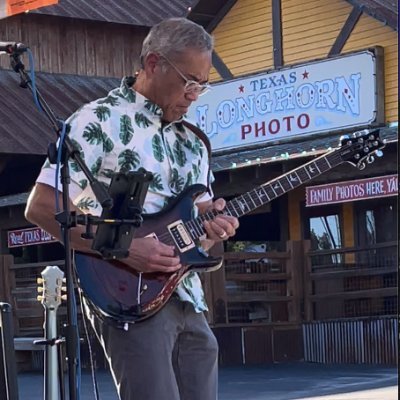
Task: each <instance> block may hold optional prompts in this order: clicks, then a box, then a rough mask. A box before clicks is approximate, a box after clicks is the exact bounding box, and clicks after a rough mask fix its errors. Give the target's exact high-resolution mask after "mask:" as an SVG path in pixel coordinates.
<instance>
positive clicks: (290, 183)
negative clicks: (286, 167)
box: [286, 175, 294, 189]
mask: <svg viewBox="0 0 400 400" xmlns="http://www.w3.org/2000/svg"><path fill="white" fill-rule="evenodd" d="M286 179H287V181H288V183H289V185H290V187H291V188H292V189H293V188H294V186H293V184H292V182H291V181H290V178H289V176H288V175H286Z"/></svg>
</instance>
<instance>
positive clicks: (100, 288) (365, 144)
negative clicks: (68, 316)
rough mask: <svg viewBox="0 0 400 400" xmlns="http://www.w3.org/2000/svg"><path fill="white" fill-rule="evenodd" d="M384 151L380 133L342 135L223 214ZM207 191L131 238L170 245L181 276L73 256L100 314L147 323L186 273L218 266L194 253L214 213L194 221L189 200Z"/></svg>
mask: <svg viewBox="0 0 400 400" xmlns="http://www.w3.org/2000/svg"><path fill="white" fill-rule="evenodd" d="M383 147H384V142H382V140H381V139H380V137H379V130H375V131H371V132H369V131H361V132H355V133H353V134H352V136H348V135H344V136H342V137H341V138H340V146H339V147H338V148H337V149H334V150H331V151H329V152H328V153H326V154H324V155H321V156H320V157H318V158H316V159H314V160H311V161H309V162H307V163H306V164H304V165H303V166H301V167H297V168H295V169H293V170H291V171H289V172H287V173H286V174H283V175H281V176H279V177H277V178H275V179H273V180H271V181H269V182H267V183H265V184H263V185H261V186H258V187H256V188H255V189H253V190H251V191H249V192H247V193H244V194H243V195H241V196H238V197H236V198H234V199H232V200H230V201H228V202H227V203H226V206H225V209H224V211H223V213H224V214H226V215H231V216H234V217H237V218H239V217H241V216H243V215H245V214H248V213H249V212H251V211H253V210H255V209H256V208H258V207H260V206H262V205H264V204H266V203H268V202H270V201H272V200H273V199H275V198H277V197H279V196H281V195H283V194H284V193H286V192H288V191H290V190H293V189H295V188H296V187H299V186H300V185H302V184H304V183H305V182H308V181H310V180H312V179H313V178H315V177H317V176H319V175H321V174H322V173H325V172H327V171H330V170H331V169H332V168H334V167H336V166H338V165H340V164H341V163H343V162H348V163H350V164H352V165H353V166H355V167H357V168H359V169H360V170H361V169H364V168H365V167H366V165H367V164H370V163H372V162H373V161H374V156H377V157H380V156H381V155H382V152H381V151H380V149H382V148H383ZM205 189H206V188H205V186H203V185H198V184H197V185H193V186H190V187H188V188H187V189H186V190H184V191H183V192H182V193H181V194H180V195H179V196H177V197H176V198H175V199H174V200H173V201H172V202H171V204H170V205H169V206H168V207H167V208H165V209H164V210H163V211H161V212H159V213H155V214H151V215H147V216H146V215H145V216H144V223H143V225H142V226H141V227H140V228H139V229H137V230H136V231H135V234H134V238H135V237H136V238H139V237H146V236H154V237H156V238H158V240H160V241H161V242H163V243H166V244H169V245H174V246H175V248H176V249H177V252H178V254H179V256H180V259H181V263H182V265H183V267H182V268H181V269H180V270H179V271H177V272H175V273H172V274H165V273H152V274H140V273H138V272H137V271H135V270H133V269H132V268H129V267H128V266H127V265H125V264H124V263H123V262H121V261H106V260H103V259H101V258H100V257H95V256H92V255H87V254H82V253H77V254H76V256H75V263H76V270H77V273H78V277H79V280H80V285H81V288H82V289H83V292H84V294H85V295H86V297H87V298H88V300H90V301H91V303H92V304H93V305H94V306H95V307H96V308H97V309H98V310H99V311H100V315H102V316H108V317H112V318H114V319H116V320H118V321H120V322H123V323H124V322H136V321H141V320H143V319H146V318H148V317H150V316H151V315H153V314H154V313H155V312H157V311H158V310H159V309H161V308H162V306H163V305H164V304H165V303H166V302H167V300H168V299H169V298H170V296H171V294H172V293H173V291H174V290H175V288H176V287H177V285H178V284H179V282H180V281H181V280H182V279H183V278H184V277H185V276H186V275H187V274H188V273H189V272H190V271H203V272H206V271H211V270H214V269H217V268H219V267H220V266H221V263H222V259H221V258H217V259H216V258H211V257H208V256H206V255H204V253H202V252H201V251H200V250H199V249H198V248H197V243H198V242H199V240H200V238H201V237H202V235H203V233H204V232H205V230H204V226H203V222H204V221H205V220H207V221H211V220H212V219H213V218H215V216H216V215H217V214H218V212H217V211H215V210H211V211H208V212H206V213H204V214H202V215H201V216H199V217H196V218H194V219H192V210H193V199H194V198H195V197H196V196H198V195H199V194H200V193H203V192H204V191H205Z"/></svg>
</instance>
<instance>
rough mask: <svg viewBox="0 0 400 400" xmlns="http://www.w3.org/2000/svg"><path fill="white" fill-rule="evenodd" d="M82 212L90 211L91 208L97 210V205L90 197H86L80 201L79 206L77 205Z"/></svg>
mask: <svg viewBox="0 0 400 400" xmlns="http://www.w3.org/2000/svg"><path fill="white" fill-rule="evenodd" d="M76 206H77V207H78V208H79V209H81V210H90V209H91V208H97V204H96V205H95V202H94V200H93V199H92V198H90V197H84V198H82V199H80V200H79V202H78V204H77V205H76Z"/></svg>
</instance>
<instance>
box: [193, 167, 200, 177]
mask: <svg viewBox="0 0 400 400" xmlns="http://www.w3.org/2000/svg"><path fill="white" fill-rule="evenodd" d="M192 171H193V178H194V180H195V181H197V179H199V176H200V168H199V167H198V166H197V165H196V164H192Z"/></svg>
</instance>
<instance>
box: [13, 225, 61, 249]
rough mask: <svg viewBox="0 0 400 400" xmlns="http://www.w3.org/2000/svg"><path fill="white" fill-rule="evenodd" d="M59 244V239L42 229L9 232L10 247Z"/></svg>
mask: <svg viewBox="0 0 400 400" xmlns="http://www.w3.org/2000/svg"><path fill="white" fill-rule="evenodd" d="M52 242H57V239H56V238H54V237H53V236H51V235H50V234H49V233H47V232H46V231H44V230H43V229H41V228H28V229H18V230H14V231H8V247H9V248H12V247H21V246H32V245H34V244H41V243H52Z"/></svg>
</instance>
